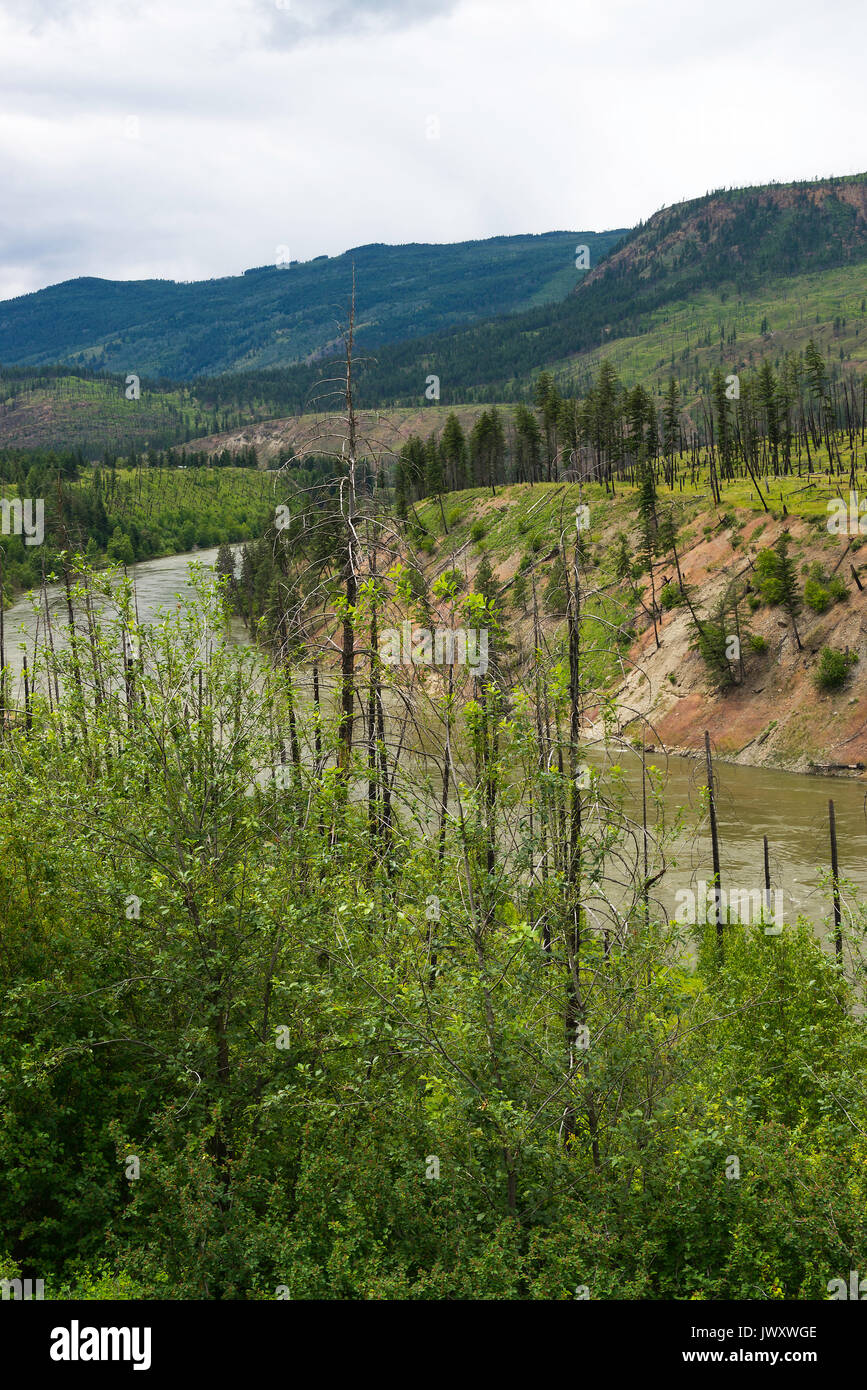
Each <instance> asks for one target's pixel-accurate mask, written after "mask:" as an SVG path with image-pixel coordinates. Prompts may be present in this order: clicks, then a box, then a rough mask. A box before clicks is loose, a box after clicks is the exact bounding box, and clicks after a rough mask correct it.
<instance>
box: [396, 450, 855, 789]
mask: <svg viewBox="0 0 867 1390" xmlns="http://www.w3.org/2000/svg"><path fill="white" fill-rule="evenodd" d="M765 481H767V480H765ZM859 485H860V487H861V490H862V494H863V493H867V478H864V479H859ZM841 487H842V484H841V481H840V480H834V479H833V478H829V477H827V475H824V474H816V475H814V481H813V483H812V484H811V485H808V486H807V487H805V485H804V479H803V478H800V479H796V478H788V479H779V480H775V482H774V485H773V500H774V502H775V503H776V504H777V506H776V508H775V511H774V512H773V513H770V514H766V513H764V512H762V511H761V509H760V507H759V506H758V503H756V502H755V500H754V499H753V501H750V499H749V497H748V494H747V489H746V487H745V486H744V484H743V483H741V482H738V483H733V484H732V485H731V486H730V487H729V488H728V489H723V495H722V506H721V507H715V506H713V505H712V503H711V501H710V497H709V495H708V494H707V492H706V491H705V490H703V489H702V488H701V487H697V488H692V489H690V488H688V487H687V488H685V489H684V491H683V493H678V502H677V513H676V514H677V520H678V528H679V536H680V540H679V545H680V547H681V549H680V553H679V561H680V567H681V572H682V575H683V579H684V582H685V584H686V585H687V586H688V587H689V590H690V592H691V595H692V602H693V604H694V606H695V608H696V609H697V610H698V611H699V612H701V613H704V614H708V613H710V612H712V611H713V610H714V607H715V605H716V603H717V602H718V600H719V599H720V597H721V595H722V593H723V591H724V590H725V588H726V586H727V585H728V584H729V583H730V581H731V580H732V578H733V576H735V575H741V576H743V577H745V579H746V582H747V583H748V584H751V588H750V589H749V590H748V591H747V598H749V599H750V600H751V602H750V603H749V605H747V604H746V603H745V605H744V619H743V624H744V626H743V637H744V673H743V679H742V680H741V681H740V682H739V683H737V684H734V685H732V686H731V687H729V688H728V689H721V688H720V686H719V684H718V683H717V682H716V681H715V680H714V679H713V678H712V677H711V675H710V674H709V671H708V667H707V665H706V663H705V662H704V661H703V660H702V658H701V656H700V655H699V653H698V651H697V650H696V649H695V640H694V630H693V627H692V624H691V622H690V619H689V613H688V611H687V609H686V608H685V607H684V606H683V605H682V604H678V605H677V606H675V607H673V608H671V609H670V610H667V609H665V608H664V607H663V608H661V609H659V611H658V614H657V628H658V632H659V639H660V645H659V646H658V647H657V645H656V641H655V637H654V628H653V623H652V621H651V618H650V613H649V609H650V607H651V589H650V580H649V577H648V575H647V574H646V573H644V574H642V575H641V576H640V577H639V578H638V580H637V583H636V589H635V596H634V598H633V597H632V595H630V593H629V591H628V587H627V586H626V585H625V584H624V583H622V582H618V580H617V577H616V573H615V568H614V555H615V546H616V543H617V540H618V536H619V535H620V533H621V532H623V533H624V534H625V535H626V536H627V538H628V540H629V543H630V546H631V547H632V548H633V551H634V552H636V551H637V549H638V544H637V531H636V490H635V489H633V488H631V487H622V486H621V488H620V489H619V495H618V496H617V497H616V498H614V499H612V498H610V497H608V496H607V495H606V493H605V491H604V490H603V489H602V488H601V487H599V486H596V485H589V486H588V485H587V484H586V483H585V484H583V485H582V486H581V487H580V489H579V486H578V485H577V484H573V485H566V486H564V485H554V484H548V483H541V484H536V485H535V486H532V487H530V486H527V485H522V484H517V485H513V486H511V487H507V488H504V489H501V490H500V491H499V492H498V495H497V497H496V498H492V497H491V495H490V492H489V491H485V490H475V491H471V492H466V493H462V494H459V495H457V496H453V497H452V498H451V499H450V502H451V506H450V508H449V510H448V523H449V535H448V536H447V537H446V536H444V535H442V527H441V524H440V522H439V518H438V512H437V508H436V507H435V506H434V505H433V504H431V503H429V502H428V503H425V504H424V505H423V506H422V507H421V508H420V509H419V512H420V516H421V518H422V520H423V522H424V524H425V526H427V527H428V528H429V530H430V531H431V532H432V533H434V534H436V536H437V540H436V545H435V549H434V553H433V555H431V556H430V558H428V559H427V560H426V561H425V562H424V572H425V577H426V579H427V580H428V582H429V583H433V580H434V578H435V577H436V575H437V574H438V573H440V572H442V571H443V570H449V569H453V568H455V567H457V568H458V569H460V570H461V571H462V572H463V573H464V575H465V579H466V582H467V584H468V585H469V584H471V583H472V582H473V578H474V576H475V573H476V570H477V568H478V565H479V564H480V562H481V559H482V556H483V555H486V556H487V558H488V560H489V561H490V564H491V566H492V568H493V571H494V576H495V578H496V580H497V581H498V583H499V585H500V586H501V591H502V599H503V608H504V615H505V621H506V625H507V628H508V633H509V641H510V643H511V644H512V648H513V658H514V659H515V660H516V661H517V662H518V663H519V664H522V665H524V664H526V665H527V668H528V669H530V667H531V663H532V658H533V650H534V635H533V633H534V624H533V603H532V585H533V583H534V582H535V586H536V590H537V600H538V608H539V612H540V615H541V631H542V633H543V636H544V640H545V641H546V643H547V644H548V645H549V647H550V649H551V650H552V651H553V652H555V653H556V652H557V651H558V650H559V649H560V648H559V645H558V644H562V643H563V642H564V640H565V621H564V617H563V615H562V613H559V612H558V611H557V608H556V604H554V605H552V604H551V602H550V601H549V589H548V586H549V584H550V581H551V577H552V565H553V561H552V555H551V552H552V550H553V547H554V546H555V545H556V544H557V541H558V538H559V536H560V535H561V532H562V531H563V530H564V529H565V530H566V532H567V534H568V532H569V530H570V529H571V528H572V526H573V522H572V518H573V517H574V514H575V507H576V505H577V503H578V500H579V497H580V498H581V500H582V501H583V502H584V503H587V504H589V506H590V516H591V527H590V532H589V537H590V540H589V553H588V561H589V563H588V567H587V574H586V579H585V584H586V586H587V590H588V593H587V598H586V606H585V621H584V628H583V641H584V643H585V651H584V655H583V662H584V665H585V669H586V671H587V673H588V675H589V677H590V679H591V681H598V682H599V683H600V684H601V685H603V686H605V687H606V688H607V690H608V691H609V693H610V694H611V695H612V696H613V697H614V700H615V709H616V720H615V727H614V730H613V732H614V733H615V735H616V736H619V737H620V738H621V739H623V741H624V742H627V743H628V742H630V741H631V739H632V737H633V735H634V732H635V730H636V729H637V728H639V726H640V724H641V716H644V717H645V719H646V720H647V722H648V725H649V726H650V727H652V729H653V731H654V736H655V737H656V739H657V747H658V748H659V749H660V750H665V751H668V752H682V753H687V754H689V753H694V754H700V753H701V752H702V750H703V739H704V731H705V729H708V730H710V732H711V735H712V737H713V740H714V747H715V749H716V751H717V755H718V756H719V757H720V758H721V759H723V760H725V761H729V762H736V763H741V764H744V765H752V766H767V767H776V768H781V769H786V770H790V771H800V772H807V771H811V770H816V769H819V770H824V769H834V770H836V771H841V770H845V769H850V770H851V773H858V772H862V773H863V770H864V768H865V766H867V535H865V536H863V537H862V536H856V537H853V538H852V540H851V544H850V542H849V538H848V537H846V536H838V535H830V534H829V533H828V531H827V529H826V526H825V522H826V520H827V511H826V504H827V501H828V499H829V498H830V497H834V496H838V495H839V494H840V491H841ZM843 491H844V495H845V489H843ZM784 504H785V506H786V510H787V513H788V515H786V516H785V517H784V516H783V511H782V508H783V505H784ZM783 531H787V532H788V534H789V537H790V540H791V554H792V559H793V561H794V563H795V567H796V570H797V574H798V582H799V586H800V588H801V590H802V591H803V589H804V587H805V582H806V579H807V576H808V575H809V574H810V573H813V574H816V573H818V572H819V571H821V573H822V574H823V575H824V576H826V577H827V578H830V576H831V575H833V574H835V573H836V575H837V576H838V577H839V578H840V579H841V580H842V581H843V583H844V584H845V587H846V589H847V590H848V594H847V595H846V596H845V597H844V598H842V599H841V600H839V601H836V602H834V603H829V604H828V606H827V608H826V609H825V611H822V612H816V611H814V610H813V609H812V608H811V607H810V606H809V604H807V603H802V608H801V611H800V613H799V615H798V619H797V628H798V634H799V636H800V640H801V644H802V649H799V648H798V646H797V643H796V641H795V639H794V636H793V629H792V624H791V621H790V620H789V618H788V617H787V614H786V612H785V611H784V609H783V608H781V607H780V606H779V605H777V604H773V603H770V602H766V601H764V600H761V601H760V600H759V592H760V591H759V586H758V583H757V582H756V580H755V562H756V558H757V556H758V554H759V552H760V551H761V550H763V549H768V548H771V547H773V545H774V543H775V542H776V541H777V540H778V538H779V536H780V534H781V533H782V532H783ZM853 569H854V571H855V572H856V573H857V575H858V579H860V580H861V582H862V583H864V584H865V588H864V590H862V589H861V588H859V586H858V580H856V579H855V576H854V574H853ZM654 571H655V589H656V597H657V601H658V600H659V594H660V591H661V588H662V587H663V585H664V584H665V582H666V581H671V582H674V581H675V580H676V572H675V567H674V564H673V562H672V560H671V559H670V558H667V559H666V558H664V557H660V558H659V559H657V561H656V562H655V564H654ZM519 574H520V575H522V576H523V577H524V579H525V581H526V595H525V596H523V594H522V591H519V597H518V598H516V597H515V595H514V592H513V591H514V586H515V581H516V577H517V576H518V575H519ZM747 613H748V616H747ZM606 624H607V625H608V626H606ZM615 632H616V633H617V635H616V638H615V636H614V634H615ZM748 633H749V637H750V638H752V639H755V641H753V642H749V641H748V638H747V634H748ZM825 647H830V648H834V649H836V650H838V651H844V650H848V651H850V652H852V653H854V654H855V655H856V656H857V658H858V661H857V663H856V664H854V665H853V667H852V669H851V671H850V673H849V675H848V677H847V679H846V680H845V681H844V682H843V683H842V684H841V686H840V688H839V689H836V690H822V689H820V688H819V687H818V685H817V681H816V675H817V670H818V666H819V661H820V657H821V652H822V649H823V648H825ZM563 650H564V651H565V648H563ZM589 715H590V724H589V726H588V736H589V737H590V738H591V739H592V738H594V737H599V738H601V737H602V732H603V731H602V725H601V723H598V724H597V723H596V722H595V720H596V712H595V711H590V712H589ZM650 738H651V736H648V742H650Z"/></svg>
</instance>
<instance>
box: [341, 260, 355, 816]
mask: <svg viewBox="0 0 867 1390" xmlns="http://www.w3.org/2000/svg"><path fill="white" fill-rule="evenodd" d="M354 334H355V266H354V265H353V268H352V300H351V303H350V306H349V327H348V329H347V332H346V339H345V347H346V385H345V402H346V429H347V437H346V445H347V465H348V473H347V476H346V478H345V479H343V480H341V486H340V511H341V515H342V516H343V519H344V522H345V524H346V565H345V567H344V577H345V581H346V611H345V613H344V615H343V644H342V648H341V655H340V726H339V729H338V755H337V758H338V764H337V765H338V768H339V770H340V772H341V775H342V777H341V780H342V782H343V792H344V794H345V792H346V786H347V782H348V778H349V765H350V760H351V757H352V725H353V717H354V684H355V607H356V604H357V602H358V571H357V568H356V552H357V547H358V536H357V535H356V532H355V521H356V503H355V463H356V420H355V402H354V400H353V394H352V391H353V387H352V344H353V337H354ZM344 482H345V483H346V484H347V486H346V487H345V488H344V486H343V484H344Z"/></svg>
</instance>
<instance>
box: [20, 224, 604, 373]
mask: <svg viewBox="0 0 867 1390" xmlns="http://www.w3.org/2000/svg"><path fill="white" fill-rule="evenodd" d="M623 235H624V233H623V231H622V230H619V231H610V232H602V233H595V232H548V233H545V234H544V235H541V236H504V237H494V238H491V239H490V240H487V241H467V242H458V243H455V244H453V245H440V246H437V245H422V244H414V245H406V246H385V245H381V244H372V245H369V246H360V247H356V248H355V249H354V250H351V251H347V252H345V253H344V254H343V255H340V256H331V257H328V256H320V257H317V258H316V259H315V260H312V261H307V262H304V263H300V262H297V261H292V262H289V263H286V264H282V265H279V266H278V265H276V264H275V265H269V266H262V267H259V268H257V269H254V270H248V271H246V272H245V273H244V274H243V275H236V276H229V277H226V278H224V279H219V280H204V281H197V282H194V283H191V284H176V283H175V282H174V281H171V280H140V281H112V280H99V279H93V278H81V279H78V280H68V281H66V282H65V283H63V284H60V285H53V286H51V287H50V288H49V289H44V290H39V291H37V292H36V293H35V294H29V295H23V296H21V297H20V298H18V299H13V300H9V301H7V302H6V303H3V304H0V362H2V363H4V364H6V365H10V364H18V365H27V366H37V365H40V364H45V363H66V364H69V365H73V366H78V367H90V368H95V369H97V370H101V371H107V372H117V373H126V372H136V373H138V375H140V376H145V375H147V376H153V377H157V376H163V377H169V378H171V379H173V380H178V379H185V378H190V377H195V376H210V375H213V374H215V373H219V372H226V371H229V370H248V369H251V368H263V367H270V366H280V365H286V364H289V363H295V362H303V361H305V360H307V359H308V358H311V357H316V356H317V355H320V354H322V353H323V352H327V351H328V350H329V349H330V348H331V346H332V345H333V343H334V339H335V332H336V328H335V324H336V321H337V319H338V318H339V316H340V313H341V308H342V306H345V305H346V304H347V302H348V299H349V295H350V288H351V283H352V267H353V264H354V266H355V274H356V281H357V285H358V295H357V305H358V325H357V328H358V337H359V342H361V343H362V344H366V345H367V346H369V347H374V346H378V345H380V344H383V343H391V342H397V341H401V340H404V339H407V338H410V337H416V336H418V335H420V334H422V335H423V334H430V333H434V332H437V331H441V330H449V329H453V328H456V327H459V326H465V325H467V324H469V323H472V322H474V321H475V320H477V319H480V318H490V317H492V316H494V315H499V314H508V313H512V312H514V311H517V310H521V309H527V308H529V307H530V306H532V305H538V304H545V303H548V302H551V301H555V300H563V299H565V298H566V297H567V296H568V295H569V294H570V293H571V291H572V290H573V289H574V288H575V285H576V283H577V282H578V281H579V280H580V279H581V277H582V276H583V275H584V274H585V273H586V271H584V270H583V269H582V270H577V269H576V268H575V261H576V254H575V252H576V246H577V245H578V244H582V245H586V246H587V247H588V249H589V260H590V265H591V266H593V265H595V264H596V262H597V261H598V260H599V259H600V258H601V257H603V256H604V255H605V254H606V253H607V252H608V251H609V250H610V249H611V248H612V246H614V245H615V244H616V243H617V241H618V240H619V239H620V238H621V237H622V236H623Z"/></svg>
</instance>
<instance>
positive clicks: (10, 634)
mask: <svg viewBox="0 0 867 1390" xmlns="http://www.w3.org/2000/svg"><path fill="white" fill-rule="evenodd" d="M216 555H217V551H216V549H213V550H202V551H198V552H196V553H195V554H194V555H172V556H167V557H165V558H163V559H159V560H147V561H144V562H143V563H141V564H138V565H135V566H133V567H131V572H132V574H133V575H134V578H135V584H136V591H137V595H138V609H139V616H140V618H141V620H142V621H146V620H148V619H150V618H152V617H154V616H155V615H156V613H157V612H158V611H159V610H160V609H162V608H166V607H169V606H173V605H174V604H175V603H176V602H177V599H178V596H181V597H184V596H187V595H190V594H191V593H192V587H191V585H190V582H189V564H190V561H191V560H196V561H198V562H199V563H201V564H204V565H207V566H212V565H213V564H214V561H215V559H216ZM48 597H49V605H50V608H51V612H52V620H53V621H54V619H55V617H56V621H57V630H58V632H60V631H62V628H63V625H64V624H65V612H66V610H65V597H64V594H63V590H62V589H61V588H60V587H59V586H50V587H49V590H48ZM5 629H6V654H7V664H8V666H9V668H10V669H11V671H12V673H13V679H15V678H18V679H20V673H21V652H20V649H19V647H18V645H17V644H18V642H19V641H21V640H26V641H27V643H28V648H29V649H30V648H32V645H33V641H34V637H35V632H36V619H35V615H34V611H33V607H32V604H31V603H30V602H29V601H28V600H27V599H26V598H21V599H18V600H17V601H16V602H15V603H14V604H13V605H12V606H11V607H10V608H9V609H7V610H6V616H5ZM230 636H231V639H232V640H234V641H236V642H238V643H245V642H246V641H248V636H247V632H246V629H245V627H244V625H243V623H242V622H241V621H240V620H236V621H234V622H233V623H232V625H231V632H230ZM589 761H590V763H591V765H592V766H594V767H595V769H596V770H597V771H599V772H600V773H601V780H600V784H599V785H600V787H601V788H602V789H604V788H605V787H606V785H607V784H608V783H609V782H610V780H611V774H610V772H609V771H608V768H609V766H610V764H611V763H614V762H616V763H618V764H620V765H621V766H622V768H623V770H624V775H625V779H626V785H627V789H628V792H627V807H628V809H629V811H630V813H631V814H632V815H634V816H636V817H637V818H638V819H639V820H640V786H641V770H640V762H639V760H638V757H637V755H635V754H634V753H632V752H628V751H625V752H613V753H610V754H599V755H597V756H594V755H593V754H591V755H590V758H589ZM648 761H649V762H653V763H655V765H656V766H658V767H661V768H664V769H665V771H666V780H665V790H664V797H663V800H664V806H665V814H666V816H667V817H668V816H670V815H673V814H674V813H675V812H676V810H677V809H678V808H681V807H682V808H686V809H687V811H688V812H689V813H690V814H688V816H687V825H686V829H685V830H684V832H683V833H682V834H681V835H680V837H679V839H678V841H677V842H676V844H675V845H674V846H673V847H672V849H671V850H670V851H669V855H670V857H673V859H674V860H675V861H676V862H674V863H672V864H671V866H670V868H669V871H668V873H667V874H666V876H665V879H664V881H663V883H662V884H661V885H659V886H658V888H657V889H656V890H655V893H656V897H657V900H658V901H659V902H660V903H661V905H662V906H663V907H664V908H665V910H666V911H668V912H673V911H674V909H675V906H676V904H677V898H676V894H677V892H678V890H681V889H684V888H688V887H691V888H693V889H695V888H696V887H697V884H698V883H699V882H700V881H701V880H702V879H703V880H708V879H710V878H711V875H712V864H711V846H710V839H709V835H708V833H707V825H706V817H705V819H704V820H703V821H702V820H701V813H702V797H701V787H702V786H703V784H704V782H705V781H706V776H705V768H704V760H703V759H695V760H693V759H690V758H679V757H674V756H672V757H669V758H668V759H665V758H663V756H662V755H661V754H659V753H654V754H653V755H652V756H649V758H648ZM715 774H716V782H717V819H718V824H719V833H720V845H721V856H720V871H721V872H720V878H721V882H722V886H723V890H724V891H726V890H729V891H730V890H732V889H737V890H739V891H752V890H757V889H760V888H761V887H762V884H763V882H764V877H763V848H762V836H763V835H767V837H768V843H769V847H770V868H771V884H772V888H773V889H777V890H781V891H782V892H783V894H784V898H783V910H784V915H785V917H786V919H787V920H791V919H792V918H793V917H794V916H795V915H796V914H797V913H803V915H804V916H805V917H807V918H808V919H809V920H810V921H811V922H812V923H814V925H816V926H821V924H822V923H823V922H825V921H826V920H827V917H828V914H829V912H830V897H831V895H830V889H829V888H828V886H827V885H822V884H821V882H820V879H821V874H822V872H827V871H828V869H829V867H830V862H831V855H830V844H829V832H828V801H829V798H831V797H833V800H834V808H835V813H836V821H837V838H838V845H839V867H840V874H841V876H842V877H843V878H844V880H849V882H851V883H852V884H853V885H855V886H856V887H857V888H858V889H859V890H860V895H861V896H863V897H864V899H865V900H867V805H865V798H867V779H865V780H862V779H848V778H828V777H811V776H805V775H804V774H801V773H793V772H778V771H774V770H772V769H768V768H756V767H739V766H735V765H732V764H726V763H722V762H717V763H715ZM651 825H652V820H651ZM842 896H843V904H844V911H845V907H846V903H847V899H848V893H847V890H846V887H845V884H844V889H843V895H842ZM681 901H682V900H681Z"/></svg>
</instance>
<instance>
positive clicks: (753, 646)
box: [747, 632, 768, 652]
mask: <svg viewBox="0 0 867 1390" xmlns="http://www.w3.org/2000/svg"><path fill="white" fill-rule="evenodd" d="M747 641H748V642H749V647H750V651H751V652H763V651H765V650H766V648H767V645H768V644H767V641H766V640H765V638H764V637H762V636H761V635H760V634H759V633H758V632H751V633H750V635H749V637H748V638H747Z"/></svg>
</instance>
